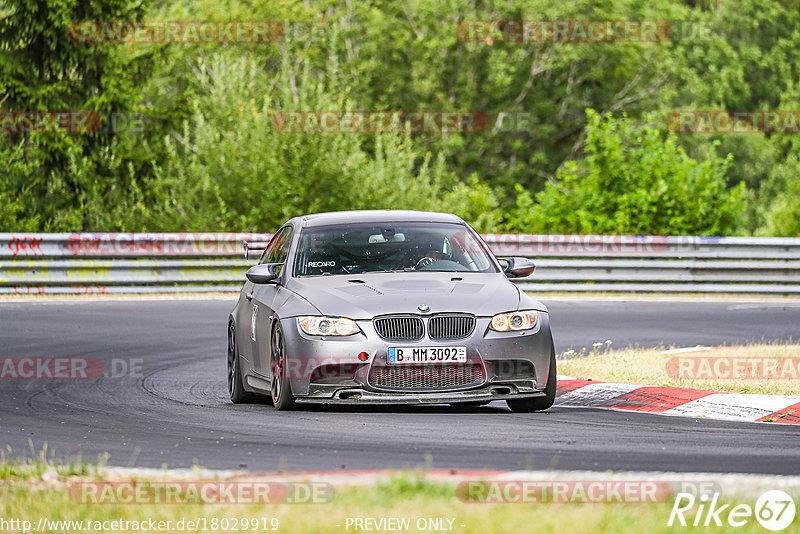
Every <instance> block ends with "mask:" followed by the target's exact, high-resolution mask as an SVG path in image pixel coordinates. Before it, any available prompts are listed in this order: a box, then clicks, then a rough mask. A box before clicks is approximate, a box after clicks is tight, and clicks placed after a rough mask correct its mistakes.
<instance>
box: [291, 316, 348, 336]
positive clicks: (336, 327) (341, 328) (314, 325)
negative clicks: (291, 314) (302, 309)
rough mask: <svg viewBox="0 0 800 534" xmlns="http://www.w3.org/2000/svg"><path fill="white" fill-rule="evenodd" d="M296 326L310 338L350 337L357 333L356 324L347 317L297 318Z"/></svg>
mask: <svg viewBox="0 0 800 534" xmlns="http://www.w3.org/2000/svg"><path fill="white" fill-rule="evenodd" d="M297 324H298V325H300V329H301V330H302V331H303V332H305V333H306V334H308V335H310V336H350V335H352V334H355V333H356V332H358V331H359V328H358V325H357V324H356V322H355V321H353V320H352V319H348V318H347V317H324V316H307V317H298V318H297Z"/></svg>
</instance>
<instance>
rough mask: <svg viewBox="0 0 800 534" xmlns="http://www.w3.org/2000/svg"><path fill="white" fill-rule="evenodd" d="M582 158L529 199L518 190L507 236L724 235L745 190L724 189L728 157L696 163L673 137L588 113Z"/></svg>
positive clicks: (735, 219) (740, 206)
mask: <svg viewBox="0 0 800 534" xmlns="http://www.w3.org/2000/svg"><path fill="white" fill-rule="evenodd" d="M586 114H587V120H588V124H587V131H586V135H587V137H586V148H585V157H584V159H582V160H579V161H569V162H567V163H566V164H565V165H564V166H563V167H562V168H561V169H559V172H558V173H557V177H556V180H555V181H552V182H548V183H547V184H546V186H545V189H544V190H543V191H541V192H539V193H538V194H536V202H534V201H533V197H532V196H531V194H530V193H529V192H528V191H526V190H524V189H522V188H521V187H519V186H518V187H517V199H516V209H515V210H514V211H513V213H512V215H511V217H510V218H509V224H508V226H509V229H510V230H513V231H519V232H525V233H548V234H553V233H574V234H636V235H642V234H660V235H681V234H699V235H728V234H730V233H733V232H734V231H735V230H736V229H737V228H738V226H739V220H740V218H741V217H742V214H743V210H744V208H745V187H744V184H741V183H740V184H739V185H738V186H736V187H734V188H733V189H731V190H728V189H727V188H726V185H725V184H726V179H725V173H726V171H727V169H728V167H729V166H730V163H731V158H732V157H731V156H730V155H729V156H728V157H727V158H725V159H720V158H717V157H716V156H712V157H710V158H709V159H707V160H706V161H704V162H698V161H695V160H694V159H692V158H690V157H689V156H687V155H686V153H685V152H684V150H683V149H682V148H681V147H679V146H678V144H677V142H676V139H675V137H674V135H672V134H667V136H666V137H663V138H662V135H661V133H660V132H659V131H658V130H657V129H655V128H652V127H650V126H642V127H638V128H637V127H635V126H634V123H633V122H632V121H631V120H629V119H627V118H624V117H623V118H614V117H612V116H611V115H610V114H609V115H607V116H605V117H602V116H601V115H600V114H599V113H597V112H596V111H594V110H592V109H587V111H586Z"/></svg>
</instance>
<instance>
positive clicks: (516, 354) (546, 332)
mask: <svg viewBox="0 0 800 534" xmlns="http://www.w3.org/2000/svg"><path fill="white" fill-rule="evenodd" d="M539 317H540V320H539V322H538V324H537V326H536V327H535V328H534V329H532V330H529V331H524V332H504V333H500V332H495V331H493V330H490V329H489V322H490V318H488V317H478V318H477V321H476V327H475V330H474V331H473V333H472V334H471V335H470V336H469V337H467V338H464V339H458V340H452V341H446V342H444V341H435V340H431V339H429V338H427V337H425V338H423V339H422V340H420V341H417V342H390V341H386V340H384V339H382V338H380V336H378V334H377V332H376V331H375V329H374V327H373V324H372V321H369V320H366V321H356V322H357V324H358V326H359V328H360V329H361V332H360V333H358V334H355V335H352V336H347V337H344V338H336V337H328V338H323V337H320V336H308V335H306V334H304V333H302V332H300V330H299V328H298V327H297V322H296V319H295V318H293V317H292V318H286V319H282V320H281V325H282V328H283V332H284V336H285V341H286V348H287V357H288V362H287V365H288V368H289V374H290V380H291V387H292V393H293V394H294V395H295V397H296V398H297V402H301V403H303V402H305V403H328V404H412V405H413V404H447V403H459V402H485V401H493V400H505V399H511V398H522V397H541V396H543V395H544V393H543V391H542V390H543V389H544V386H545V384H546V383H547V380H548V376H547V373H548V371H549V364H550V357H551V350H552V336H551V334H550V324H549V319H548V315H547V313H545V312H540V314H539ZM415 345H418V346H465V347H467V359H468V362H469V363H470V364H474V365H481V366H483V369H484V374H485V379H484V380H483V381H482V382H480V383H476V384H471V385H468V386H464V387H448V388H442V389H435V390H431V389H424V390H420V389H409V390H387V389H386V388H381V387H376V386H374V385H373V384H371V382H370V368H371V367H372V366H373V365H375V366H383V365H386V357H387V352H388V348H389V347H392V346H415ZM362 352H365V353H367V355H368V359H367V361H366V362H362V361H360V360H359V359H358V355H359V354H360V353H362ZM520 361H525V362H529V363H530V365H529V366H528V368H529V369H530V370H531V373H530V375H528V376H516V375H508V374H503V373H502V372H501V371H500V370H501V369H502V368H503V367H504V366H503V364H504V363H509V364H510V363H515V362H516V363H518V362H520ZM329 365H348V366H352V367H353V368H354V371H353V373H352V374H351V375H349V376H346V377H340V378H339V379H337V378H335V377H334V378H330V377H323V378H322V379H317V378H319V376H318V370H319V369H323V368H326V366H329ZM315 377H316V378H315Z"/></svg>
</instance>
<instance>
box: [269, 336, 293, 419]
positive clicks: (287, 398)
mask: <svg viewBox="0 0 800 534" xmlns="http://www.w3.org/2000/svg"><path fill="white" fill-rule="evenodd" d="M271 368H272V387H271V390H272V403H273V404H274V405H275V409H277V410H291V409H292V408H293V407H294V395H292V386H291V385H290V383H289V370H288V364H287V361H286V345H285V343H284V339H283V330H281V325H280V324H277V325H275V329H274V330H273V331H272V366H271Z"/></svg>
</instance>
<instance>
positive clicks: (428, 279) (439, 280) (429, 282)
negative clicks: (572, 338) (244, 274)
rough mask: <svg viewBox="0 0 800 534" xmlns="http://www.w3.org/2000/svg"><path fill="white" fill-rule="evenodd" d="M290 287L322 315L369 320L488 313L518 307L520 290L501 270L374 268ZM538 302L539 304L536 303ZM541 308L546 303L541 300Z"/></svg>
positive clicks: (294, 282) (302, 281)
mask: <svg viewBox="0 0 800 534" xmlns="http://www.w3.org/2000/svg"><path fill="white" fill-rule="evenodd" d="M286 287H287V289H289V290H291V291H294V292H296V293H298V294H300V295H301V296H302V297H303V298H305V299H306V300H308V301H309V302H311V304H313V305H314V307H316V308H317V309H318V310H319V311H320V313H322V314H323V315H332V316H344V317H350V318H351V319H371V318H372V317H374V316H376V315H384V314H391V313H416V314H418V313H420V310H419V308H418V306H420V305H427V306H429V307H430V313H442V312H463V313H471V314H474V315H478V316H490V315H494V314H496V313H500V312H504V311H512V310H516V309H518V306H519V302H520V292H519V290H517V288H516V286H514V284H512V283H511V282H509V281H508V279H507V278H506V277H505V276H504V275H502V274H499V273H427V272H414V273H370V274H357V275H351V276H339V275H337V276H313V277H307V278H293V279H291V280H289V282H288V283H287V286H286ZM537 304H539V303H537ZM539 306H540V307H539V308H537V309H541V310H542V311H545V310H546V308H544V306H542V305H541V304H539Z"/></svg>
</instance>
